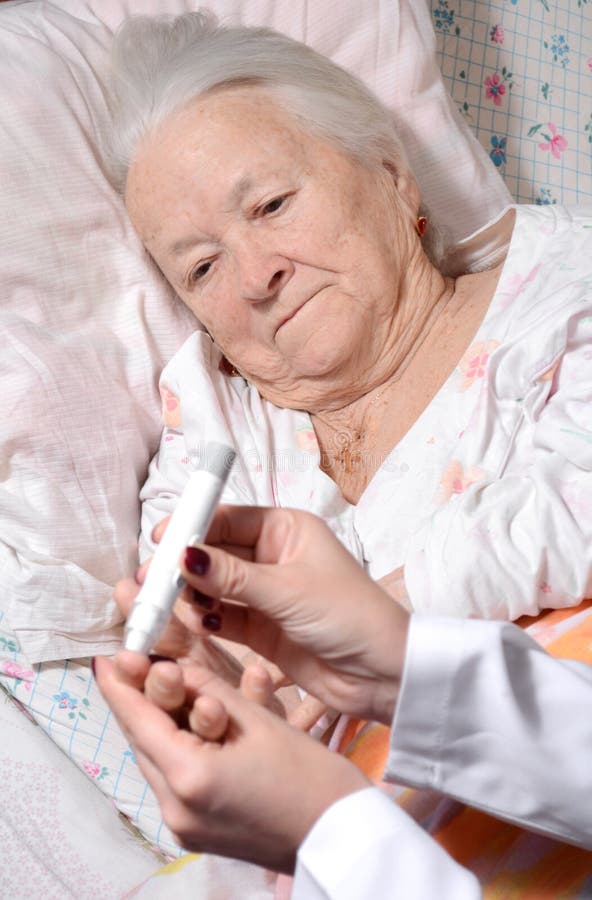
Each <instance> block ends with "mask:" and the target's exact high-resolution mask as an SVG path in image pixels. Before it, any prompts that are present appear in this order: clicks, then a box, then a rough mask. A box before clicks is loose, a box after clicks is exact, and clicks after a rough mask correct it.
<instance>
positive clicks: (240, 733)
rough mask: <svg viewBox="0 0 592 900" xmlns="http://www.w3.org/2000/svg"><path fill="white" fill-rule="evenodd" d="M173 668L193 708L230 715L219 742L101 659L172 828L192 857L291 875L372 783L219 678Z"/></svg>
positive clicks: (99, 674)
mask: <svg viewBox="0 0 592 900" xmlns="http://www.w3.org/2000/svg"><path fill="white" fill-rule="evenodd" d="M130 656H132V657H135V658H136V661H137V662H138V663H140V664H143V665H144V667H145V668H146V673H145V674H146V676H147V674H148V660H147V658H146V657H142V656H140V654H130ZM156 665H157V666H159V665H163V664H162V663H157V664H156ZM173 668H174V669H177V670H178V669H179V668H180V669H181V670H182V675H183V682H184V691H185V694H186V698H187V700H188V702H190V701H191V700H193V704H192V706H193V708H195V705H196V703H201V704H202V706H203V705H204V704H205V708H206V710H207V708H208V705H210V708H211V709H214V710H218V712H220V711H222V713H223V715H225V716H226V720H225V728H224V734H223V740H221V741H220V742H217V739H216V738H215V737H212V738H209V736H208V739H207V740H205V741H204V740H202V739H201V738H200V737H198V736H197V734H194V733H192V732H191V731H189V730H186V729H184V728H183V727H180V725H179V724H178V723H177V722H176V721H175V720H174V718H172V717H171V716H170V715H169V714H168V713H167V712H165V711H164V710H163V709H160V708H159V706H158V705H156V704H155V703H152V702H151V701H150V699H149V694H150V691H149V688H148V686H147V685H146V684H145V683H143V682H142V679H141V677H140V678H139V680H138V683H137V684H135V685H133V684H130V682H129V679H128V677H127V676H124V675H122V673H121V672H120V670H119V668H118V666H117V665H116V664H115V663H114V662H112V661H110V660H107V659H101V658H97V659H96V660H95V672H96V678H97V682H98V684H99V687H100V688H101V691H102V692H103V695H104V696H105V699H106V700H107V702H108V703H109V706H110V707H111V709H112V710H113V712H114V713H115V716H116V717H117V719H118V721H119V724H120V725H121V728H122V730H123V732H124V734H125V735H126V737H127V738H128V740H129V742H130V744H131V745H132V747H133V748H134V751H135V754H136V759H137V761H138V765H139V767H140V769H141V770H142V772H143V774H144V776H145V777H146V780H147V781H148V782H149V784H150V785H151V787H152V789H153V791H154V793H155V794H156V797H157V799H158V802H159V804H160V808H161V811H162V815H163V818H164V821H165V822H166V823H167V825H168V826H169V828H170V829H171V831H172V832H173V833H174V834H175V835H176V837H177V838H178V840H179V842H180V843H181V844H182V845H183V846H184V847H186V848H187V849H189V850H196V851H203V852H209V853H216V854H219V855H223V856H231V857H235V858H237V859H246V860H249V861H250V862H254V863H256V864H258V865H261V866H265V867H268V868H272V869H275V870H278V871H283V872H292V871H293V869H294V864H295V859H296V852H297V850H298V847H299V845H300V844H301V843H302V841H303V839H304V837H305V836H306V834H307V832H308V831H309V830H310V828H311V827H312V826H313V824H314V823H315V822H316V820H317V819H318V818H319V817H320V816H321V815H322V813H323V812H324V811H325V810H326V809H327V808H328V807H329V806H331V805H332V804H333V803H334V802H335V801H336V800H338V799H340V798H342V797H344V796H346V795H347V794H350V793H353V792H354V791H357V790H361V789H364V788H366V787H368V786H369V785H370V783H369V782H368V780H367V779H366V777H365V776H364V775H363V774H362V773H361V772H360V771H359V770H358V769H357V768H355V766H353V765H352V764H351V763H349V762H348V761H347V760H346V759H344V758H343V757H341V756H339V755H338V754H335V753H332V752H330V751H329V750H327V749H326V748H325V747H324V746H323V745H322V744H319V743H317V742H316V741H314V740H313V739H312V738H310V737H309V736H308V735H306V734H303V733H302V732H299V731H297V730H295V729H293V728H291V727H290V726H289V725H288V724H286V722H284V721H283V720H282V719H280V718H278V717H277V716H275V715H273V714H272V713H271V712H270V711H269V710H268V709H266V708H265V707H264V706H260V705H257V704H254V703H252V702H251V701H249V700H248V699H246V698H245V697H244V696H242V695H241V693H240V692H239V691H237V690H236V689H234V688H232V687H231V686H230V685H228V684H227V683H226V682H224V681H223V680H222V679H220V678H218V677H217V676H215V675H212V673H211V672H209V671H207V670H205V669H202V668H200V667H198V666H195V665H193V664H191V663H186V664H185V665H183V666H182V667H176V666H173ZM144 688H145V690H146V693H144V692H143V689H144ZM206 718H207V716H206ZM214 718H215V717H214ZM196 730H199V729H196ZM219 737H222V735H220V736H219Z"/></svg>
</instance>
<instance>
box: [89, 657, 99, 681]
mask: <svg viewBox="0 0 592 900" xmlns="http://www.w3.org/2000/svg"><path fill="white" fill-rule="evenodd" d="M90 668H91V671H92V673H93V678H96V677H97V667H96V663H95V658H94V656H93V657H92V659H91V661H90Z"/></svg>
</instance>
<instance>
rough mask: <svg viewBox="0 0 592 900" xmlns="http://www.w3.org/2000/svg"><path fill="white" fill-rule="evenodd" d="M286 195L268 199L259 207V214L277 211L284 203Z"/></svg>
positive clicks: (268, 214) (266, 214) (270, 213)
mask: <svg viewBox="0 0 592 900" xmlns="http://www.w3.org/2000/svg"><path fill="white" fill-rule="evenodd" d="M286 199H287V198H286V196H285V195H282V196H281V197H275V198H274V199H273V200H270V201H269V203H265V204H264V205H263V206H262V207H260V209H259V215H261V216H270V215H272V213H275V212H278V211H279V210H280V209H281V208H282V206H283V205H284V203H285V202H286Z"/></svg>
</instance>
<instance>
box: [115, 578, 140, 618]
mask: <svg viewBox="0 0 592 900" xmlns="http://www.w3.org/2000/svg"><path fill="white" fill-rule="evenodd" d="M139 593H140V588H139V587H138V583H137V582H136V581H134V579H133V578H123V579H122V580H121V581H118V582H117V584H116V585H115V588H114V589H113V597H114V598H115V602H116V603H117V606H118V607H119V609H120V611H121V612H122V614H123V615H124V616H125V617H126V618H127V616H128V615H129V611H130V609H131V608H132V606H133V603H134V600H135V599H136V597H137V596H138V594H139Z"/></svg>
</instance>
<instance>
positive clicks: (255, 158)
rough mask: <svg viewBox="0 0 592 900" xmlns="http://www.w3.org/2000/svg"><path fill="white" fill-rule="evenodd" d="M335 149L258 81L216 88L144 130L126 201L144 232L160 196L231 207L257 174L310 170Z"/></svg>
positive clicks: (158, 211)
mask: <svg viewBox="0 0 592 900" xmlns="http://www.w3.org/2000/svg"><path fill="white" fill-rule="evenodd" d="M336 153H337V151H336V150H335V149H334V148H331V147H329V146H328V144H327V143H326V142H325V141H323V140H321V139H320V138H317V137H315V136H313V135H311V134H308V133H306V132H305V131H304V130H303V129H302V127H301V126H300V125H299V123H298V122H297V121H296V120H295V119H294V118H293V117H292V116H290V115H289V114H288V113H287V112H286V111H285V110H283V109H282V108H281V107H280V105H279V103H278V102H277V100H276V99H275V98H274V96H273V95H272V94H271V93H270V92H269V91H266V90H265V89H263V88H261V87H259V86H257V87H251V86H249V87H245V86H241V87H236V88H232V89H230V88H229V89H227V90H224V91H221V90H220V91H216V92H213V93H211V94H207V95H204V96H202V97H200V98H198V99H197V100H195V101H194V102H193V103H191V104H189V105H188V106H187V107H185V108H184V109H182V110H180V111H178V112H177V113H175V114H174V115H172V116H170V117H169V118H168V119H167V120H166V121H165V122H163V123H161V124H160V125H159V126H158V127H157V128H155V129H153V130H152V131H151V132H150V133H148V134H147V135H146V137H145V138H144V139H143V140H142V142H141V143H140V145H139V146H138V150H137V152H136V155H135V157H134V160H133V162H132V165H131V167H130V171H129V175H128V181H127V185H126V198H125V199H126V205H127V207H128V211H129V213H130V216H131V218H132V220H133V221H134V224H136V227H138V230H139V231H140V233H141V234H143V233H144V231H145V227H143V226H142V223H141V221H140V220H145V219H146V217H148V218H153V217H156V218H159V217H160V215H161V214H162V204H163V201H166V203H167V205H169V206H170V205H172V204H174V203H182V199H183V194H184V193H185V192H186V191H191V192H192V193H194V194H195V195H197V194H199V195H200V197H202V198H203V199H207V198H208V197H210V196H211V197H213V198H215V200H216V202H221V203H225V204H226V205H227V206H229V207H230V206H232V205H233V204H235V203H236V201H237V200H239V199H241V197H242V196H244V195H245V194H246V193H247V191H248V190H249V189H251V188H253V187H256V186H257V182H259V181H265V180H268V179H269V178H270V177H272V176H273V175H274V174H276V175H278V176H281V175H282V174H283V173H288V172H290V171H293V170H294V169H307V170H310V169H311V168H314V167H315V165H316V164H322V163H323V162H327V156H330V157H333V156H334V155H335V154H336ZM339 155H341V154H339Z"/></svg>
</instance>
